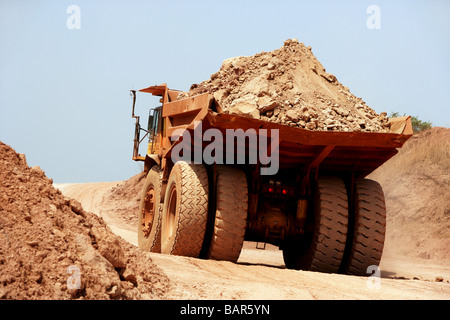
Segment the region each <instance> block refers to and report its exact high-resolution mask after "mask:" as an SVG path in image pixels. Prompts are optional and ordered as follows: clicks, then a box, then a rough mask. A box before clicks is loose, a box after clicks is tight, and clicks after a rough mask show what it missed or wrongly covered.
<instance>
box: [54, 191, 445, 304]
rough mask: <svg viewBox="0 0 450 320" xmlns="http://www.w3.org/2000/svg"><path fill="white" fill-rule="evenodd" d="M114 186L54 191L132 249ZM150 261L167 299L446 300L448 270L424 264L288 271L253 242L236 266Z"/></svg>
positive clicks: (391, 261) (275, 253)
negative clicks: (167, 285) (351, 272)
mask: <svg viewBox="0 0 450 320" xmlns="http://www.w3.org/2000/svg"><path fill="white" fill-rule="evenodd" d="M117 184H118V182H104V183H82V184H56V185H55V186H56V187H57V188H59V189H60V190H61V191H62V192H63V193H64V194H65V195H66V196H69V197H72V198H75V199H77V200H78V201H80V202H81V204H82V205H83V207H84V208H85V210H88V211H92V212H93V213H95V214H97V215H99V216H101V217H102V218H103V219H104V220H105V222H106V223H107V224H108V225H109V226H110V228H111V230H112V231H113V232H114V233H116V234H117V235H119V236H121V237H122V238H124V239H125V240H127V241H128V242H130V243H131V244H134V245H136V242H137V241H136V239H137V236H136V232H135V226H134V225H132V224H130V222H126V221H124V220H123V219H121V218H120V216H118V215H117V214H116V213H115V208H116V205H117V204H116V203H114V201H111V198H109V197H108V195H109V194H110V193H111V190H112V189H113V188H114V187H115V186H116V185H117ZM260 245H262V244H260ZM152 259H153V261H154V262H155V263H156V264H157V265H158V267H160V268H161V269H162V270H163V271H164V272H165V274H166V275H167V276H168V277H169V279H171V290H170V291H169V292H168V295H167V298H168V299H282V300H292V299H450V283H449V281H450V266H448V265H447V266H446V265H441V264H438V263H430V262H429V261H427V260H417V261H411V260H410V259H406V258H402V259H399V258H398V257H395V258H393V257H388V256H383V258H382V261H381V266H380V269H381V278H377V277H374V276H372V277H356V276H347V275H339V274H324V273H318V272H309V271H295V270H289V269H286V268H285V266H284V262H283V258H282V253H281V251H279V250H278V248H276V247H273V246H270V245H267V246H266V249H265V250H261V249H256V244H255V243H251V242H246V243H245V244H244V248H243V250H242V253H241V256H240V258H239V260H238V262H237V263H236V264H235V263H230V262H225V261H213V260H201V259H194V258H186V257H179V256H168V255H162V254H152ZM424 263H426V264H424ZM436 277H442V279H443V281H440V282H437V281H436Z"/></svg>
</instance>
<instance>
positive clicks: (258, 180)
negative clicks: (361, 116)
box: [131, 84, 413, 275]
mask: <svg viewBox="0 0 450 320" xmlns="http://www.w3.org/2000/svg"><path fill="white" fill-rule="evenodd" d="M139 92H143V93H150V94H152V95H154V96H160V97H161V99H160V102H161V105H160V106H157V107H155V108H152V109H151V110H150V115H149V118H148V126H147V128H143V127H141V125H140V120H139V119H140V117H139V116H136V115H135V111H134V110H135V104H136V95H137V92H136V91H134V90H131V93H132V97H133V112H132V116H133V117H134V118H136V124H135V137H134V148H133V160H136V161H143V162H144V168H145V169H144V170H145V173H146V178H145V184H144V187H143V190H142V198H141V203H140V209H139V223H138V243H139V247H140V248H142V249H143V250H148V251H152V252H160V253H164V254H175V255H183V256H190V257H198V258H206V259H217V260H227V261H233V262H236V261H237V260H238V258H239V255H240V252H241V249H242V245H243V242H244V241H256V242H260V243H270V244H273V245H275V246H278V247H279V248H280V249H281V250H283V257H284V261H285V264H286V267H287V268H292V269H302V270H314V271H320V272H331V273H345V274H356V275H366V274H367V273H366V272H367V268H368V267H369V266H373V265H375V266H377V265H378V264H379V262H380V259H381V254H382V251H383V245H384V238H385V228H386V208H385V201H384V194H383V190H382V188H381V186H380V185H379V184H378V183H377V182H375V181H372V180H369V179H366V178H365V177H366V176H367V175H368V174H369V173H371V172H372V171H374V170H375V169H376V168H378V167H379V166H380V165H382V164H383V163H384V162H386V161H387V160H388V159H390V158H391V157H392V156H394V155H395V154H396V153H397V152H398V150H397V149H398V148H400V147H401V146H402V145H403V144H404V143H405V142H406V141H407V140H408V139H409V137H411V135H412V133H413V132H412V126H411V119H410V117H401V118H395V119H390V132H388V133H372V132H336V131H310V130H306V129H301V128H297V127H290V126H286V125H282V124H278V123H273V122H268V121H262V120H257V119H253V118H248V117H242V116H237V115H233V114H228V113H225V112H223V111H222V109H221V106H220V105H219V104H218V102H217V101H216V100H215V99H214V97H213V95H211V94H209V93H205V94H200V95H197V96H193V97H189V98H186V99H181V100H177V97H178V95H179V91H177V90H171V89H169V88H168V87H167V85H166V84H162V85H156V86H150V87H148V88H144V89H141V90H139ZM142 132H144V133H145V135H142V134H141V133H142ZM146 138H148V147H147V152H146V154H145V155H140V153H139V150H140V149H139V146H140V144H141V142H142V141H144V139H146Z"/></svg>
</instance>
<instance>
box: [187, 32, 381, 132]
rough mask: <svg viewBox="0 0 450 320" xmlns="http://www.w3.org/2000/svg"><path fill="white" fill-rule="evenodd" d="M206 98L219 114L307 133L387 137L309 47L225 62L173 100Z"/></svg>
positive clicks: (377, 119) (293, 45) (292, 44)
mask: <svg viewBox="0 0 450 320" xmlns="http://www.w3.org/2000/svg"><path fill="white" fill-rule="evenodd" d="M206 92H208V93H211V94H213V95H214V98H215V100H216V101H217V102H218V105H219V106H218V111H219V112H223V113H231V114H236V115H240V116H246V117H252V118H256V119H261V120H265V121H271V122H276V123H280V124H284V125H289V126H292V127H300V128H305V129H308V130H332V131H365V132H387V131H389V122H388V120H389V119H388V118H387V117H386V115H387V114H386V113H385V112H382V113H381V114H377V113H376V112H375V111H374V110H372V109H371V108H370V107H368V106H367V105H366V104H365V102H364V101H363V100H362V99H361V98H357V97H356V96H354V95H353V94H352V93H351V92H350V91H349V89H348V88H347V87H345V86H344V85H342V84H341V83H340V82H339V81H338V80H337V79H336V77H335V76H334V75H332V74H331V73H328V72H326V71H325V68H324V67H323V66H322V64H321V63H320V62H319V61H318V60H317V59H316V57H315V56H314V55H313V53H312V51H311V47H306V46H305V45H304V44H303V43H299V42H298V40H297V39H289V40H286V41H285V42H284V45H283V46H282V47H281V48H280V49H277V50H274V51H271V52H261V53H258V54H255V55H253V56H239V57H235V58H230V59H227V60H225V61H224V62H223V64H222V67H221V68H220V70H219V71H218V72H216V73H214V74H212V75H211V78H210V79H209V80H206V81H203V82H201V83H200V84H193V85H192V86H191V88H190V90H189V92H181V93H180V94H179V96H178V99H183V98H186V97H190V96H194V95H198V94H202V93H206Z"/></svg>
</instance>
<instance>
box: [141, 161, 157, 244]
mask: <svg viewBox="0 0 450 320" xmlns="http://www.w3.org/2000/svg"><path fill="white" fill-rule="evenodd" d="M160 199H161V170H160V168H159V167H158V166H153V167H152V168H151V169H150V170H149V172H148V173H147V177H146V178H145V182H144V187H143V188H142V196H141V202H140V205H139V219H138V228H137V229H138V230H137V233H138V246H139V248H141V249H143V250H146V251H152V252H161V209H162V206H161V203H160Z"/></svg>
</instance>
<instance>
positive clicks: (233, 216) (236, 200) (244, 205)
mask: <svg viewBox="0 0 450 320" xmlns="http://www.w3.org/2000/svg"><path fill="white" fill-rule="evenodd" d="M215 200H216V210H215V218H214V231H213V235H212V239H211V243H210V246H209V252H208V255H207V257H208V258H210V259H215V260H226V261H232V262H236V261H237V260H238V258H239V255H240V253H241V249H242V245H243V243H244V235H245V229H246V225H247V211H248V189H247V177H246V175H245V173H244V172H243V171H242V170H240V169H238V168H233V167H228V166H217V178H216V199H215Z"/></svg>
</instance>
